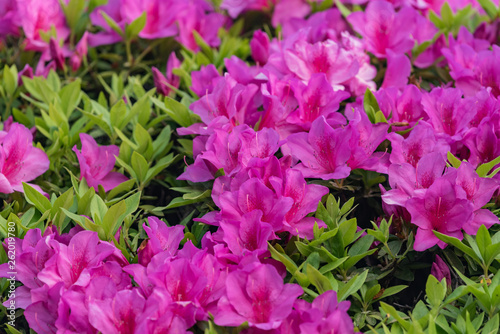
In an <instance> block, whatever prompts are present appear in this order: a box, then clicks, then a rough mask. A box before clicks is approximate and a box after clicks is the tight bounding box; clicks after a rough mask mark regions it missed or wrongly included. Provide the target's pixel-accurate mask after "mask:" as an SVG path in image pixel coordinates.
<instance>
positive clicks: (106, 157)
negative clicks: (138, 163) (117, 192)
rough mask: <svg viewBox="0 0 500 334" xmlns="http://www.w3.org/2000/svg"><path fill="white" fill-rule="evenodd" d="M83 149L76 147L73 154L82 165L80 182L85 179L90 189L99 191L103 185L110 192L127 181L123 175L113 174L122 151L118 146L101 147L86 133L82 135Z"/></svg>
mask: <svg viewBox="0 0 500 334" xmlns="http://www.w3.org/2000/svg"><path fill="white" fill-rule="evenodd" d="M80 140H81V141H82V149H81V151H79V150H78V149H77V147H76V145H75V146H74V147H73V152H75V153H76V156H77V157H78V162H79V163H80V180H81V179H83V178H85V180H86V181H87V184H88V185H89V187H93V188H94V189H96V190H97V188H98V186H99V185H102V186H103V188H104V190H105V191H109V190H111V189H113V188H115V187H116V186H118V185H119V184H120V183H122V182H125V181H127V180H128V179H127V177H126V176H125V175H123V174H120V173H117V172H112V171H111V170H113V168H114V166H115V162H116V158H115V156H117V155H118V154H119V151H120V149H119V148H118V146H115V145H110V146H99V145H97V143H96V141H95V139H94V138H92V137H91V136H89V135H88V134H86V133H81V134H80Z"/></svg>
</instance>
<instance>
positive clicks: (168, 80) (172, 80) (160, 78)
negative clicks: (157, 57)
mask: <svg viewBox="0 0 500 334" xmlns="http://www.w3.org/2000/svg"><path fill="white" fill-rule="evenodd" d="M180 66H181V62H180V60H179V59H178V58H177V57H176V56H175V53H174V52H172V53H171V54H170V56H169V57H168V61H167V72H166V76H165V75H163V73H161V72H160V70H159V69H157V68H156V67H154V66H153V67H152V68H151V70H152V71H153V79H154V82H155V86H156V91H157V92H158V93H159V94H161V95H164V96H168V95H169V94H170V92H171V91H172V88H171V87H170V86H172V87H175V88H178V87H179V84H180V81H181V79H180V78H179V77H178V76H177V75H175V74H173V73H172V70H173V69H174V68H178V67H180ZM167 84H168V85H167Z"/></svg>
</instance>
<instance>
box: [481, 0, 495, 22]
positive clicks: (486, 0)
mask: <svg viewBox="0 0 500 334" xmlns="http://www.w3.org/2000/svg"><path fill="white" fill-rule="evenodd" d="M477 2H479V4H480V5H481V7H483V9H484V11H485V12H486V13H487V14H488V16H489V17H490V18H491V19H495V18H496V17H497V16H498V8H497V6H495V4H494V3H493V2H492V1H491V0H477Z"/></svg>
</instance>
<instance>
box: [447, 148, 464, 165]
mask: <svg viewBox="0 0 500 334" xmlns="http://www.w3.org/2000/svg"><path fill="white" fill-rule="evenodd" d="M447 156H448V161H449V162H450V165H451V166H453V168H458V167H460V165H461V164H462V161H460V160H459V159H458V158H457V157H456V156H454V155H453V153H451V152H449V151H448V153H447Z"/></svg>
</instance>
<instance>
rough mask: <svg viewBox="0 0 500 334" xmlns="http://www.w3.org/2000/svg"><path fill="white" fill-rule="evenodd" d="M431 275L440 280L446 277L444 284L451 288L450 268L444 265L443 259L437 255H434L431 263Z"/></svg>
mask: <svg viewBox="0 0 500 334" xmlns="http://www.w3.org/2000/svg"><path fill="white" fill-rule="evenodd" d="M431 275H432V276H434V277H436V278H437V280H438V281H440V282H441V280H442V279H443V278H446V285H448V287H449V288H451V273H450V268H449V267H448V266H447V265H446V263H445V262H444V261H443V259H441V257H439V255H436V260H435V261H434V263H433V264H432V268H431Z"/></svg>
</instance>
